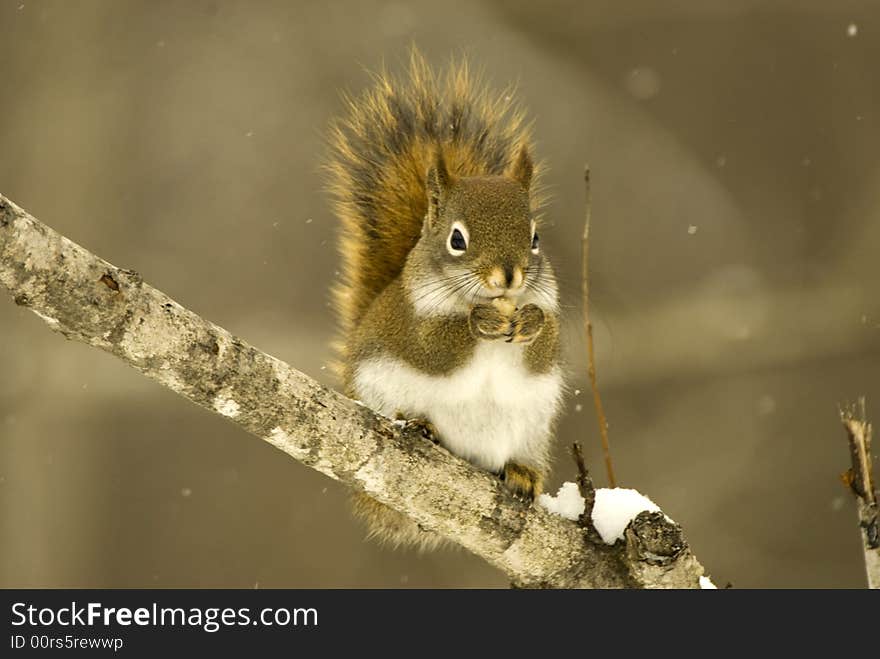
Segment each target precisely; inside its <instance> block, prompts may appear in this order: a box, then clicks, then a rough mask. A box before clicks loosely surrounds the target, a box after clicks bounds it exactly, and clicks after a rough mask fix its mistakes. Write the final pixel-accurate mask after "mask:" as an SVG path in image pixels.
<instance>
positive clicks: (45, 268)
mask: <svg viewBox="0 0 880 659" xmlns="http://www.w3.org/2000/svg"><path fill="white" fill-rule="evenodd" d="M0 285H2V286H3V287H4V288H6V289H7V290H8V291H9V293H10V294H11V296H12V298H13V300H14V301H15V303H16V304H18V305H21V306H24V307H27V308H29V309H30V310H31V311H33V312H34V313H36V314H37V315H38V316H40V317H41V318H42V319H43V320H44V321H45V322H46V323H47V324H48V325H49V327H50V328H51V329H52V330H54V331H56V332H59V333H60V334H63V335H64V336H65V337H67V338H68V339H75V340H77V341H82V342H84V343H87V344H89V345H92V346H95V347H96V348H101V349H102V350H105V351H107V352H109V353H111V354H113V355H116V356H117V357H119V358H120V359H121V360H123V361H124V362H126V363H127V364H129V365H130V366H132V367H134V368H135V369H137V370H138V371H140V372H141V373H143V374H144V375H146V376H148V377H150V378H152V379H154V380H156V381H158V382H160V383H161V384H163V385H165V386H166V387H168V388H169V389H171V390H173V391H175V392H177V393H178V394H180V395H181V396H183V397H184V398H187V399H189V400H191V401H192V402H194V403H197V404H198V405H201V406H202V407H205V408H207V409H209V410H212V411H213V412H214V413H216V414H220V415H222V416H224V417H226V418H228V419H229V420H231V421H232V422H234V423H236V424H238V425H239V426H241V427H242V428H243V429H245V430H247V431H248V432H250V433H252V434H254V435H256V436H257V437H260V438H261V439H263V440H265V441H267V442H269V443H270V444H272V445H274V446H275V447H277V448H279V449H281V450H282V451H283V452H284V453H286V454H288V455H289V456H291V457H293V458H294V459H296V460H298V461H300V462H302V463H303V464H305V465H307V466H309V467H311V468H313V469H317V470H318V471H320V472H321V473H323V474H326V475H327V476H330V477H331V478H334V479H336V480H339V481H341V482H343V483H346V484H347V485H349V486H351V487H353V488H355V489H357V490H360V491H364V492H367V493H368V494H369V495H370V496H372V497H374V498H375V499H377V500H379V501H381V502H382V503H385V504H387V505H389V506H391V507H392V508H395V509H396V510H399V511H400V512H402V513H404V514H406V515H408V516H409V517H411V518H412V519H413V520H415V521H416V522H418V523H419V524H421V525H422V526H423V527H425V528H427V529H431V530H434V531H436V532H438V533H440V534H442V535H444V536H446V537H447V538H449V539H451V540H453V541H454V542H457V543H458V544H460V545H462V546H463V547H465V548H467V549H469V550H470V551H472V552H473V553H474V554H476V555H478V556H480V557H482V558H483V559H485V560H486V561H488V562H489V563H491V564H492V565H495V566H496V567H498V568H500V569H501V570H503V571H504V572H506V573H507V574H508V575H509V576H510V578H511V580H512V581H513V583H514V584H515V585H517V586H521V587H547V588H590V587H594V588H620V587H635V588H698V587H699V584H700V577H701V576H702V575H703V567H702V566H701V565H700V564H699V562H698V561H697V560H696V558H695V557H694V556H693V555H692V553H691V551H690V549H689V547H688V545H687V543H686V542H685V541H684V539H683V537H682V533H681V528H680V527H679V526H678V525H676V524H674V523H673V522H671V521H670V520H669V519H668V518H666V517H665V516H664V515H663V514H662V513H659V512H642V513H640V514H638V515H637V516H636V517H635V519H633V520H631V521H630V522H629V523H628V524H627V525H626V533H625V539H624V540H620V541H618V542H616V543H615V544H613V545H608V544H606V543H605V542H603V541H602V540H601V539H599V538H598V536H597V535H596V534H595V533H593V532H591V530H590V529H588V528H583V527H581V526H579V525H578V524H576V523H574V522H572V521H569V520H567V519H564V518H563V517H561V516H559V515H554V514H551V513H550V512H548V511H546V510H544V509H543V508H541V507H538V506H529V505H527V504H525V503H523V502H521V501H518V500H516V499H515V498H514V497H512V496H511V495H510V494H509V493H508V492H507V490H506V489H505V488H504V486H503V484H502V483H501V482H500V481H499V480H498V479H497V478H495V477H494V476H492V475H490V474H488V473H486V472H484V471H481V470H479V469H477V468H475V467H474V466H472V465H470V464H468V463H467V462H464V461H463V460H460V459H459V458H457V457H455V456H453V455H451V454H450V453H448V452H446V451H445V450H443V449H442V448H439V447H437V446H435V445H434V444H433V443H431V442H429V441H427V440H424V439H423V438H422V437H421V435H420V434H419V432H418V431H417V430H415V429H409V428H407V427H401V425H399V424H395V423H394V422H393V421H391V420H390V419H387V418H385V417H383V416H380V415H379V414H377V413H375V412H373V411H371V410H369V409H368V408H366V407H364V406H362V405H359V404H358V403H356V402H354V401H352V400H349V399H348V398H346V397H344V396H342V395H341V394H339V393H337V392H336V391H333V390H332V389H328V388H326V387H324V386H322V385H320V384H319V383H317V382H315V381H314V380H312V379H311V378H309V377H308V376H306V375H304V374H303V373H300V372H299V371H297V370H296V369H294V368H293V367H291V366H289V365H288V364H285V363H284V362H282V361H281V360H279V359H276V358H275V357H272V356H270V355H267V354H266V353H264V352H261V351H260V350H258V349H256V348H255V347H253V346H251V345H250V344H248V343H247V342H246V341H244V340H242V339H240V338H238V337H236V336H233V335H232V334H230V333H229V332H227V331H226V330H225V329H223V328H221V327H218V326H217V325H214V324H213V323H211V322H209V321H207V320H205V319H203V318H201V317H200V316H198V315H197V314H195V313H193V312H192V311H190V310H188V309H186V308H184V307H183V306H181V305H180V304H178V303H177V302H175V301H174V300H172V299H171V298H169V297H168V296H167V295H165V294H164V293H162V292H161V291H158V290H156V289H155V288H153V287H152V286H150V285H149V284H146V283H144V281H143V280H142V279H141V277H140V275H138V274H137V273H136V272H133V271H131V270H125V269H122V268H117V267H116V266H113V265H111V264H110V263H108V262H106V261H104V260H102V259H100V258H99V257H97V256H95V255H94V254H92V253H91V252H89V251H88V250H86V249H84V248H83V247H80V246H79V245H77V244H75V243H73V242H71V241H70V240H68V239H67V238H65V237H64V236H62V235H60V234H58V233H56V232H55V231H53V230H52V229H50V228H49V227H47V226H46V225H44V224H42V223H41V222H39V221H38V220H36V219H35V218H33V217H32V216H31V215H29V214H28V213H27V212H25V211H24V210H22V209H21V208H19V207H18V206H16V205H15V204H13V203H12V202H11V201H9V200H8V199H6V198H5V197H3V196H2V195H0Z"/></svg>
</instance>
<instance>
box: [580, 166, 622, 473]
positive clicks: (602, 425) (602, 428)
mask: <svg viewBox="0 0 880 659" xmlns="http://www.w3.org/2000/svg"><path fill="white" fill-rule="evenodd" d="M584 189H585V191H586V211H585V213H584V237H583V243H582V247H583V268H584V269H583V273H582V275H583V276H582V279H581V284H582V288H583V294H584V329H585V330H586V334H587V372H588V373H589V376H590V388H591V389H592V390H593V405H594V406H595V408H596V419H597V420H598V422H599V436H600V437H601V438H602V453H603V454H604V456H605V470H606V471H607V472H608V484H609V485H610V486H611V487H617V479H616V478H615V477H614V465H613V463H612V461H611V447H610V445H609V443H608V421H607V419H606V418H605V410H604V408H603V407H602V397H601V396H600V395H599V384H598V382H597V381H596V353H595V349H594V348H593V323H592V322H591V321H590V220H591V218H592V214H593V209H592V206H593V193H592V190H591V189H590V168H589V166H587V167H585V168H584Z"/></svg>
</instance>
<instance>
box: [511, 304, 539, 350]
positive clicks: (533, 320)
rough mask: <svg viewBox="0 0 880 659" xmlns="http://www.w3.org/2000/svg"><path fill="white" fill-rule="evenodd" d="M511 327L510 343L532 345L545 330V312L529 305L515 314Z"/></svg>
mask: <svg viewBox="0 0 880 659" xmlns="http://www.w3.org/2000/svg"><path fill="white" fill-rule="evenodd" d="M510 326H511V333H510V336H509V337H508V339H507V342H508V343H531V342H532V341H534V340H535V339H536V338H538V334H540V333H541V330H542V329H544V312H543V311H541V308H540V307H538V306H537V305H534V304H527V305H525V306H524V307H522V308H521V309H517V310H516V311H515V312H514V313H513V317H512V318H511V319H510Z"/></svg>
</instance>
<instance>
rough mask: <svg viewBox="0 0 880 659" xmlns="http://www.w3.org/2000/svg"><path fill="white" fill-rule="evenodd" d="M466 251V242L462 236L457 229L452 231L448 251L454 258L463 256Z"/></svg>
mask: <svg viewBox="0 0 880 659" xmlns="http://www.w3.org/2000/svg"><path fill="white" fill-rule="evenodd" d="M466 249H467V240H466V239H465V237H464V235H463V234H462V232H461V231H459V230H458V229H453V230H452V233H451V234H449V251H450V252H451V253H452V254H453V255H454V256H459V255H460V254H463V253H464V251H465V250H466Z"/></svg>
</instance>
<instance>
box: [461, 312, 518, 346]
mask: <svg viewBox="0 0 880 659" xmlns="http://www.w3.org/2000/svg"><path fill="white" fill-rule="evenodd" d="M468 327H470V330H471V334H473V335H474V336H475V337H477V338H478V339H489V340H493V339H507V338H509V337H510V331H511V322H510V316H508V315H507V314H505V313H504V312H503V311H501V310H500V309H499V308H498V307H497V306H496V305H492V304H478V305H476V306H474V307H473V308H472V309H471V312H470V314H469V315H468Z"/></svg>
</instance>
